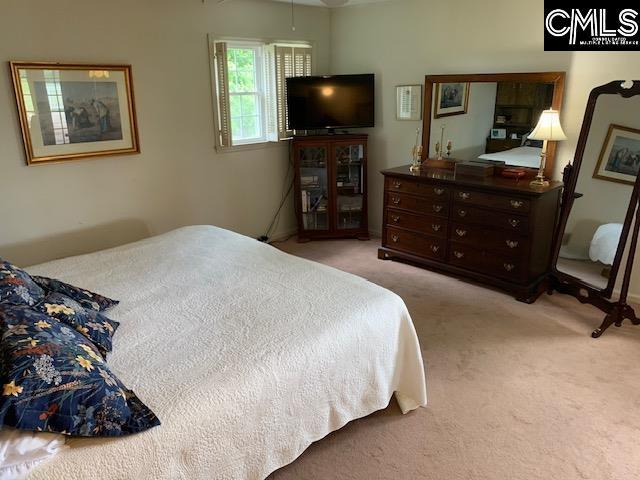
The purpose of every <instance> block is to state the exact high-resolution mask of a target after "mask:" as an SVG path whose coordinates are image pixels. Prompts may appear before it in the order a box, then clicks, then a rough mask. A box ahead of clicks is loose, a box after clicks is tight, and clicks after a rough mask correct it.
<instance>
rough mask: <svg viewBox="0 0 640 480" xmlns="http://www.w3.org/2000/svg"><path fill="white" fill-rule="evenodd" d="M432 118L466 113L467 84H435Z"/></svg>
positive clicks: (467, 103)
mask: <svg viewBox="0 0 640 480" xmlns="http://www.w3.org/2000/svg"><path fill="white" fill-rule="evenodd" d="M435 89H436V92H435V99H436V101H435V104H434V109H433V118H440V117H449V116H451V115H462V114H465V113H467V107H468V105H469V83H436V84H435Z"/></svg>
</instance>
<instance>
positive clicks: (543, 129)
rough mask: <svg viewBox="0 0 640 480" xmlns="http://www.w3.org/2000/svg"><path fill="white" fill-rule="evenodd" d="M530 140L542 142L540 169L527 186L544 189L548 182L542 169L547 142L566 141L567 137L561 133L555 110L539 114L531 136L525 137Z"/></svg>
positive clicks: (545, 157)
mask: <svg viewBox="0 0 640 480" xmlns="http://www.w3.org/2000/svg"><path fill="white" fill-rule="evenodd" d="M527 138H529V139H531V140H543V141H544V143H543V144H542V153H540V168H539V169H538V175H536V178H535V179H534V180H532V181H531V183H530V184H529V185H531V186H532V187H546V186H548V185H549V182H548V181H547V180H545V178H544V167H545V165H546V163H547V142H548V141H549V140H552V141H555V142H557V141H560V140H566V139H567V136H566V135H565V134H564V132H563V131H562V126H561V125H560V115H559V114H558V111H557V110H544V111H543V112H542V113H541V114H540V120H538V125H536V128H534V129H533V131H532V132H531V134H530V135H529V136H528V137H527Z"/></svg>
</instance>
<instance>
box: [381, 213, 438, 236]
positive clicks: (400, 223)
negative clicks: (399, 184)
mask: <svg viewBox="0 0 640 480" xmlns="http://www.w3.org/2000/svg"><path fill="white" fill-rule="evenodd" d="M387 225H389V226H391V227H400V228H406V229H408V230H414V231H416V232H420V233H424V234H428V235H433V236H434V237H442V238H446V236H447V222H446V220H444V219H442V218H440V217H433V216H428V215H416V214H414V213H408V212H403V211H401V210H395V209H393V208H388V209H387Z"/></svg>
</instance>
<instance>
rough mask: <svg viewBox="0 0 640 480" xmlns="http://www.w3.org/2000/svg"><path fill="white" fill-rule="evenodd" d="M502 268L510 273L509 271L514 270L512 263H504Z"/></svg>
mask: <svg viewBox="0 0 640 480" xmlns="http://www.w3.org/2000/svg"><path fill="white" fill-rule="evenodd" d="M502 266H503V267H504V269H505V270H506V271H507V272H510V271H511V270H513V269H514V268H516V266H515V265H514V264H513V263H505V264H503V265H502Z"/></svg>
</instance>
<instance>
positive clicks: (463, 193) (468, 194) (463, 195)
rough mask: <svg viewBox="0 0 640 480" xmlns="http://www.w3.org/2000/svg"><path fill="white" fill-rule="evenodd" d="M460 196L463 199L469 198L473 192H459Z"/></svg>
mask: <svg viewBox="0 0 640 480" xmlns="http://www.w3.org/2000/svg"><path fill="white" fill-rule="evenodd" d="M458 196H459V197H460V198H461V199H462V200H469V198H471V194H470V193H467V192H458Z"/></svg>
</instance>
